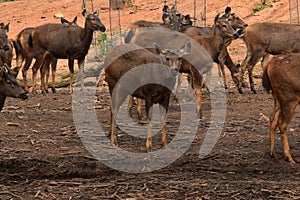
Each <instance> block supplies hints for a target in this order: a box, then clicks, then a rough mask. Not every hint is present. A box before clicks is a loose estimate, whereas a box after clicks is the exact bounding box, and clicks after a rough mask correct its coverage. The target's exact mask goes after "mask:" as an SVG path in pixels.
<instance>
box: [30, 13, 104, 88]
mask: <svg viewBox="0 0 300 200" xmlns="http://www.w3.org/2000/svg"><path fill="white" fill-rule="evenodd" d="M98 14H99V12H98V11H96V12H94V13H93V14H91V13H87V12H86V10H83V12H82V15H83V16H84V17H85V19H86V20H85V26H84V28H81V27H76V26H66V25H63V24H45V25H42V26H39V27H36V28H35V29H34V31H33V33H32V34H31V35H30V36H29V39H28V41H29V46H30V47H31V48H32V50H33V51H34V53H35V56H36V63H35V64H34V66H33V75H36V73H37V71H38V69H40V67H41V66H42V65H43V66H42V69H41V70H42V72H41V73H42V74H41V83H42V93H44V92H45V88H46V87H45V81H44V80H45V73H46V71H47V69H48V68H49V65H50V62H51V60H52V58H53V57H55V58H58V59H68V65H69V70H70V73H71V76H70V93H71V92H72V84H73V81H74V60H75V59H77V61H78V66H79V70H80V71H83V70H84V67H83V65H84V60H85V56H86V54H87V53H88V50H89V48H90V44H91V42H92V38H93V32H94V31H97V30H100V31H102V32H104V31H105V30H106V28H105V26H104V25H103V24H102V22H101V20H100V19H99V17H98ZM81 78H82V76H81ZM81 86H82V87H83V80H82V79H81ZM34 89H35V88H34Z"/></svg>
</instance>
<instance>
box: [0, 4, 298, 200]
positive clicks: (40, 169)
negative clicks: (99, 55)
mask: <svg viewBox="0 0 300 200" xmlns="http://www.w3.org/2000/svg"><path fill="white" fill-rule="evenodd" d="M168 3H170V4H171V3H172V2H169V1H168ZM270 3H271V4H272V7H268V8H266V9H264V10H262V11H260V12H257V13H255V14H254V15H253V14H252V9H253V8H255V7H256V4H257V1H256V0H245V1H238V0H232V1H229V0H228V1H216V0H211V1H207V25H211V24H212V22H213V18H214V16H215V15H216V14H217V13H219V12H222V11H224V8H225V7H226V6H231V8H232V11H233V12H235V13H236V14H237V15H238V16H239V17H241V18H242V19H243V20H244V21H245V22H246V23H248V24H251V23H255V22H261V21H269V22H287V23H289V22H290V12H289V4H288V1H287V0H279V1H272V2H271V1H270ZM0 5H1V13H0V21H1V22H4V23H7V22H10V30H9V33H8V35H9V38H12V39H13V38H15V37H16V35H17V34H18V33H19V32H20V31H21V30H22V29H24V28H26V27H31V26H33V27H35V26H38V25H42V24H45V23H49V22H57V21H58V19H55V18H54V17H53V16H54V15H55V14H57V13H62V14H63V15H64V16H65V17H66V18H67V19H69V20H71V19H73V18H74V16H78V24H79V25H80V26H83V22H84V18H83V17H82V16H81V8H82V7H81V2H80V1H78V2H75V1H71V0H45V1H36V0H16V1H12V2H1V3H0ZM135 5H137V6H138V10H137V12H136V13H134V14H130V11H132V8H128V9H124V10H121V11H120V16H121V17H120V24H121V27H122V29H123V30H124V29H126V28H127V27H128V26H129V25H130V24H131V23H132V22H134V21H136V20H139V19H146V20H151V21H159V20H160V16H161V8H162V6H163V2H162V1H158V0H148V1H141V0H135ZM193 6H194V4H193V2H192V1H190V0H188V1H178V6H177V7H178V10H179V11H181V12H182V13H185V14H187V13H191V15H192V16H193V15H194V9H193ZM107 7H108V1H107V2H106V1H103V0H99V1H93V9H92V5H91V1H87V9H88V11H90V12H91V11H92V10H98V9H100V10H101V12H100V18H101V20H102V22H103V24H105V25H106V26H107V27H108V31H110V25H109V24H110V20H109V12H108V10H107ZM196 8H197V9H196V17H197V18H198V19H199V17H200V12H202V9H203V6H202V3H201V2H200V3H197V5H196ZM197 24H198V25H201V22H200V21H197ZM112 28H118V12H117V11H113V12H112ZM229 52H230V54H231V56H232V58H233V60H234V61H235V62H240V61H242V60H243V59H244V57H245V52H246V49H245V45H244V43H243V42H242V41H241V40H237V41H234V42H233V43H232V44H231V45H230V46H229ZM14 62H15V61H13V65H15V63H14ZM60 62H61V63H60V65H59V70H61V71H67V68H66V67H65V61H60ZM261 73H262V71H261V67H260V66H259V64H258V65H257V66H256V67H255V72H254V77H255V84H256V88H257V90H258V94H256V95H254V94H252V93H251V92H250V90H249V88H246V89H245V94H243V95H240V94H238V92H237V89H236V88H235V87H234V84H233V83H232V82H230V83H229V84H228V85H230V86H231V87H230V88H229V89H228V90H226V100H225V101H226V106H227V109H226V117H225V122H224V127H223V129H222V132H221V135H220V137H219V138H218V140H217V143H216V145H215V146H214V148H213V149H212V150H211V151H210V152H209V154H208V155H206V156H205V157H204V158H199V150H200V147H201V145H202V142H203V141H204V138H205V134H206V132H207V130H208V127H209V125H210V116H211V104H210V103H211V97H210V95H209V93H207V92H206V93H204V94H203V101H204V102H203V115H204V119H203V120H200V121H199V122H198V124H196V127H197V131H196V135H195V138H194V140H193V141H192V144H191V146H190V147H189V148H188V149H187V150H186V151H185V153H184V154H183V155H182V156H180V157H179V158H178V159H177V160H176V161H175V162H173V163H171V164H170V165H168V166H166V167H164V168H162V169H159V170H155V171H152V172H148V173H128V172H122V171H118V170H116V169H113V168H110V167H108V166H106V165H105V164H103V162H100V161H98V160H97V159H96V158H95V157H94V156H93V155H92V154H91V153H90V152H89V151H88V150H87V148H86V147H85V146H84V145H83V141H82V139H81V138H80V136H79V134H78V133H79V131H78V129H77V128H78V127H77V126H75V123H74V113H73V112H74V105H76V103H80V102H76V101H75V102H74V96H73V98H72V95H70V94H69V93H68V89H67V88H61V89H58V92H57V93H56V94H52V93H49V94H48V95H41V94H35V95H34V94H31V93H30V94H29V99H28V100H26V101H21V100H16V99H8V100H7V102H6V104H5V107H4V109H3V111H2V112H1V113H0V199H47V200H48V199H128V200H129V199H130V200H133V199H299V198H300V186H299V181H300V176H299V174H300V167H299V164H298V163H297V164H290V163H287V162H285V161H284V160H283V157H282V145H281V142H280V135H279V134H278V135H277V137H276V139H277V142H276V147H277V153H278V159H277V160H274V159H271V158H270V157H269V153H268V150H269V136H268V125H269V123H268V122H267V121H265V120H263V119H261V118H260V114H261V113H263V114H264V115H266V116H270V115H271V113H272V109H273V99H272V97H271V96H270V94H266V93H265V91H264V90H263V88H262V87H261V79H260V77H261ZM227 74H228V78H227V80H228V81H230V80H231V78H230V77H229V73H228V72H227ZM92 99H93V102H95V110H96V114H97V119H98V122H99V124H100V125H101V126H102V127H103V130H104V132H105V134H108V130H109V121H110V110H109V105H110V97H109V93H108V88H107V87H106V86H105V85H104V84H100V86H99V87H98V89H97V93H96V96H95V98H94V97H92ZM72 100H73V102H72ZM222 101H224V99H220V102H222ZM81 103H82V102H81ZM80 105H81V104H80ZM82 105H84V104H82ZM89 109H91V107H86V108H85V110H89ZM75 114H76V113H75ZM77 114H78V113H77ZM77 116H78V115H77ZM179 116H180V108H179V107H178V105H177V104H173V105H171V107H170V111H169V115H168V122H169V123H168V125H167V127H168V132H169V135H168V140H169V141H172V139H173V138H175V137H176V132H177V130H178V127H179V120H180V119H179ZM299 116H300V115H299V112H298V111H297V112H296V113H295V117H294V118H293V122H292V123H291V124H290V127H289V141H290V146H291V150H292V155H293V157H294V159H295V160H296V161H300V136H299V134H297V133H298V132H299V129H300V127H299V122H300V119H299ZM127 128H128V126H127ZM130 128H132V129H134V128H136V127H134V126H133V127H130V126H129V129H130ZM87 133H88V134H92V132H89V131H88V129H87ZM117 133H118V141H119V142H118V146H119V147H120V148H122V149H124V150H127V151H133V152H140V153H145V146H144V144H145V140H144V139H136V138H134V137H132V136H129V135H126V134H125V133H124V132H123V131H122V130H119V129H118V131H117ZM102 139H103V138H102ZM96 141H97V140H96ZM153 144H154V150H157V149H160V148H161V147H160V137H159V134H157V135H156V136H155V137H154V138H153ZM106 153H107V155H110V156H111V157H109V159H111V160H114V159H115V157H116V156H117V155H113V154H109V149H105V150H104V151H103V152H102V154H106ZM170 156H172V155H170ZM129 162H130V161H129Z"/></svg>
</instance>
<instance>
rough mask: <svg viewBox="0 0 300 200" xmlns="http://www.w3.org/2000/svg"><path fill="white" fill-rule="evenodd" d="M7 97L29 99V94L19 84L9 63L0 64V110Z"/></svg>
mask: <svg viewBox="0 0 300 200" xmlns="http://www.w3.org/2000/svg"><path fill="white" fill-rule="evenodd" d="M7 97H13V98H20V99H23V100H25V99H27V98H28V94H27V93H26V92H25V91H24V90H23V89H22V87H21V86H20V85H19V84H18V82H17V80H16V78H15V76H14V74H13V73H12V71H11V69H10V67H9V66H8V65H7V64H4V65H2V66H0V111H1V110H2V108H3V106H4V103H5V100H6V98H7Z"/></svg>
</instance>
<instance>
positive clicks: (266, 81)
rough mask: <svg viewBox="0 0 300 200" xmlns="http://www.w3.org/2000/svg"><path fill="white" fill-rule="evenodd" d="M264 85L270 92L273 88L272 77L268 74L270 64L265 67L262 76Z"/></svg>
mask: <svg viewBox="0 0 300 200" xmlns="http://www.w3.org/2000/svg"><path fill="white" fill-rule="evenodd" d="M262 86H263V87H264V88H265V90H266V91H267V92H270V90H272V85H271V82H270V77H269V75H268V66H267V67H265V69H264V72H263V76H262Z"/></svg>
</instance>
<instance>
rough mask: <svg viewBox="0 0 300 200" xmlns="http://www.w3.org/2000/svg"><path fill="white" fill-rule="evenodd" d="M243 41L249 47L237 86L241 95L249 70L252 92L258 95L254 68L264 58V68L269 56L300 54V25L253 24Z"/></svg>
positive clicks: (246, 31) (247, 30)
mask: <svg viewBox="0 0 300 200" xmlns="http://www.w3.org/2000/svg"><path fill="white" fill-rule="evenodd" d="M243 39H244V41H245V43H246V46H247V55H246V58H245V59H244V61H243V62H242V64H241V70H240V73H239V82H238V84H237V87H238V91H239V93H241V94H242V93H243V90H242V81H243V78H244V77H243V76H244V72H245V70H248V76H249V82H250V88H251V91H252V92H253V93H254V94H256V90H255V88H254V82H253V77H252V73H253V68H254V66H255V65H256V63H257V62H258V61H259V60H260V59H261V58H262V57H263V60H262V65H263V68H264V66H265V65H266V63H267V58H268V55H269V54H272V55H277V54H285V53H289V52H295V53H298V52H300V26H299V25H298V24H285V23H269V22H263V23H255V24H251V25H250V26H248V27H247V28H246V29H245V33H244V37H243Z"/></svg>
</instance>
